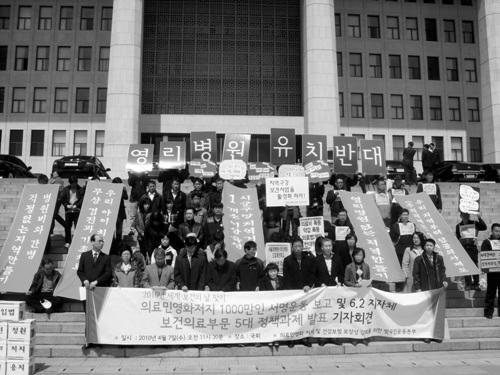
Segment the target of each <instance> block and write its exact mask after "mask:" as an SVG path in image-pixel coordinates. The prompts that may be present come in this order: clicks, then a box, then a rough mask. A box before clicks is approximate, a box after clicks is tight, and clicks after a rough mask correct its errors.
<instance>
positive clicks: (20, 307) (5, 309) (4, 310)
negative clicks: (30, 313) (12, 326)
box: [0, 301, 26, 321]
mask: <svg viewBox="0 0 500 375" xmlns="http://www.w3.org/2000/svg"><path fill="white" fill-rule="evenodd" d="M25 313H26V303H25V302H21V301H0V320H7V321H17V320H23V319H24V316H25Z"/></svg>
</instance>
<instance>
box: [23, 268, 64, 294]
mask: <svg viewBox="0 0 500 375" xmlns="http://www.w3.org/2000/svg"><path fill="white" fill-rule="evenodd" d="M44 276H45V272H44V271H43V269H40V270H38V272H37V273H35V276H34V277H33V282H32V283H31V286H30V292H31V294H39V293H41V291H42V287H43V277H44ZM60 279H61V274H60V273H59V271H57V270H54V278H53V280H52V281H53V283H54V289H55V288H56V286H57V283H58V282H59V280H60Z"/></svg>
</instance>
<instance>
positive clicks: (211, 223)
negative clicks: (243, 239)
mask: <svg viewBox="0 0 500 375" xmlns="http://www.w3.org/2000/svg"><path fill="white" fill-rule="evenodd" d="M216 233H224V226H223V225H222V218H221V219H220V221H217V220H215V217H214V216H210V217H208V219H207V222H206V224H205V238H206V243H207V245H210V244H211V243H212V242H214V236H215V234H216Z"/></svg>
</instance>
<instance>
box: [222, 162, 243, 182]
mask: <svg viewBox="0 0 500 375" xmlns="http://www.w3.org/2000/svg"><path fill="white" fill-rule="evenodd" d="M246 174H247V164H246V163H245V162H244V161H243V160H240V159H232V160H223V161H221V163H220V165H219V176H220V177H221V178H223V179H224V180H243V179H244V178H245V176H246Z"/></svg>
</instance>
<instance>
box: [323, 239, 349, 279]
mask: <svg viewBox="0 0 500 375" xmlns="http://www.w3.org/2000/svg"><path fill="white" fill-rule="evenodd" d="M321 252H322V254H320V255H317V256H316V278H317V280H318V283H319V284H320V285H321V286H336V285H342V284H343V283H344V268H343V267H342V259H341V258H340V256H339V255H337V254H335V253H334V252H333V242H332V240H331V239H330V238H323V240H322V241H321Z"/></svg>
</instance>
